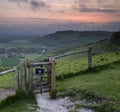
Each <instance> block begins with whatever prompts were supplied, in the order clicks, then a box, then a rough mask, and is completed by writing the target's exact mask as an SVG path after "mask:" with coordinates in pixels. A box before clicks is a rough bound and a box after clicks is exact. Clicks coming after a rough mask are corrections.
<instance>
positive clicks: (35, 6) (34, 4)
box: [8, 0, 49, 11]
mask: <svg viewBox="0 0 120 112" xmlns="http://www.w3.org/2000/svg"><path fill="white" fill-rule="evenodd" d="M8 1H9V2H13V3H16V4H17V5H18V6H19V7H22V6H23V4H26V6H29V8H30V9H31V10H34V11H36V10H39V9H43V8H48V7H49V5H48V4H47V3H46V2H43V1H39V0H8Z"/></svg>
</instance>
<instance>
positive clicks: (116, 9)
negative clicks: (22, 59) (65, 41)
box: [0, 0, 120, 32]
mask: <svg viewBox="0 0 120 112" xmlns="http://www.w3.org/2000/svg"><path fill="white" fill-rule="evenodd" d="M82 23H83V24H85V26H84V25H83V24H82ZM114 23H115V24H114ZM117 23H118V24H117ZM76 24H80V25H81V24H82V25H83V27H80V28H79V27H78V26H77V28H76ZM86 24H88V25H86ZM89 24H90V25H89ZM91 24H94V25H95V24H96V28H95V26H94V28H93V27H92V26H91ZM100 24H102V25H103V30H105V29H106V30H119V29H120V1H119V0H109V1H108V0H61V1H59V0H52V1H51V0H3V1H1V4H0V29H1V28H2V27H3V26H4V27H7V28H8V27H9V28H10V27H11V26H12V27H13V26H15V27H16V26H17V27H19V26H21V25H22V27H23V25H24V26H25V27H26V26H28V25H33V27H32V26H31V29H32V28H33V30H34V27H35V25H37V28H39V27H40V29H42V27H43V29H45V28H46V29H47V30H49V28H50V25H53V26H55V27H57V26H58V25H59V26H60V30H64V29H65V30H67V29H68V30H69V29H75V30H76V29H80V30H84V29H88V30H89V29H92V28H93V30H94V29H98V30H101V29H102V26H101V25H100ZM105 24H106V25H107V26H105ZM108 24H109V25H108ZM38 25H39V27H38ZM72 25H73V27H72ZM99 25H100V26H99ZM111 25H113V26H111ZM69 26H70V27H69ZM109 26H110V27H111V28H109ZM112 27H113V28H112ZM62 28H63V29H62ZM115 28H116V29H115ZM18 29H19V28H18ZM57 30H59V27H58V28H57ZM2 31H3V30H0V32H2Z"/></svg>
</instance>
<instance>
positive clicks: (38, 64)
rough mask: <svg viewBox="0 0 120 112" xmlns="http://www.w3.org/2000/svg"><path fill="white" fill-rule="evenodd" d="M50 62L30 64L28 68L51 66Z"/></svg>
mask: <svg viewBox="0 0 120 112" xmlns="http://www.w3.org/2000/svg"><path fill="white" fill-rule="evenodd" d="M50 64H51V63H50V62H40V63H29V64H28V66H31V67H34V66H43V65H50Z"/></svg>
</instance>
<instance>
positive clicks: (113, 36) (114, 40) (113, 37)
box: [110, 31, 120, 46]
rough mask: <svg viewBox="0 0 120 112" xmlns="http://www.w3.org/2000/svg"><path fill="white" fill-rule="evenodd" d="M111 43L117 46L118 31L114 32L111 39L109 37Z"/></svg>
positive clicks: (119, 37) (119, 43) (118, 43)
mask: <svg viewBox="0 0 120 112" xmlns="http://www.w3.org/2000/svg"><path fill="white" fill-rule="evenodd" d="M110 41H111V43H112V44H116V45H118V46H120V31H119V32H115V33H114V34H113V35H112V37H111V39H110Z"/></svg>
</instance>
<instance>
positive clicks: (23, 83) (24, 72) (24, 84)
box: [21, 60, 27, 91]
mask: <svg viewBox="0 0 120 112" xmlns="http://www.w3.org/2000/svg"><path fill="white" fill-rule="evenodd" d="M26 69H27V68H26V61H25V60H24V61H23V62H21V87H22V89H23V90H25V91H26V89H27V70H26Z"/></svg>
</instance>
